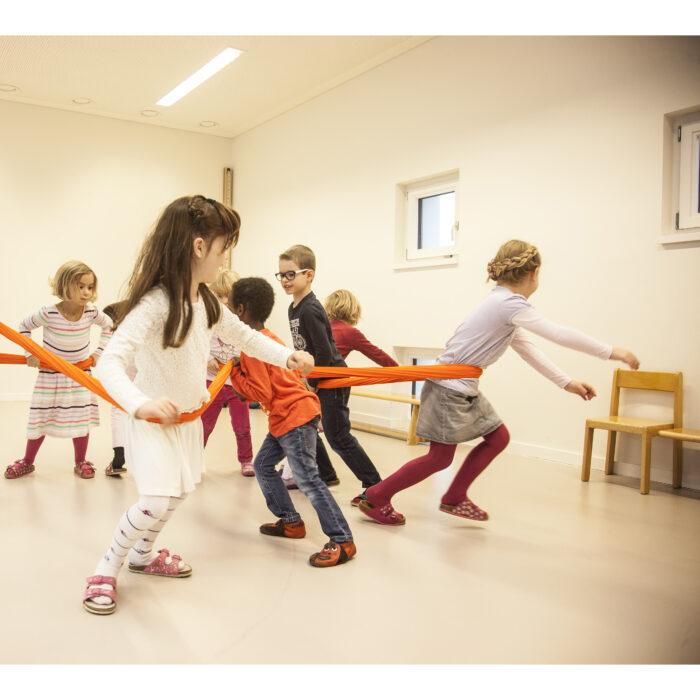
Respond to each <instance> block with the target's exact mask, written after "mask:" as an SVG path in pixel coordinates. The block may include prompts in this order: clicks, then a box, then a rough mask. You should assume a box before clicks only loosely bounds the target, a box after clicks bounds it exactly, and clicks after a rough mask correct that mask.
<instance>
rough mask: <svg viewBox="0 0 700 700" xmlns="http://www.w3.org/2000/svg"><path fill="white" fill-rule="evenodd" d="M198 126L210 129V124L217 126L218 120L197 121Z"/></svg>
mask: <svg viewBox="0 0 700 700" xmlns="http://www.w3.org/2000/svg"><path fill="white" fill-rule="evenodd" d="M199 126H203V127H205V128H207V129H211V127H212V126H219V122H209V121H206V122H199Z"/></svg>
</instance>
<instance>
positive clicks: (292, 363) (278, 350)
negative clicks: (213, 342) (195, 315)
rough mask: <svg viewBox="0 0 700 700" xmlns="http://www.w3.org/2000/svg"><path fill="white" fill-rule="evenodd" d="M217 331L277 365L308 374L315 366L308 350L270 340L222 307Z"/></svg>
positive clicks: (231, 342)
mask: <svg viewBox="0 0 700 700" xmlns="http://www.w3.org/2000/svg"><path fill="white" fill-rule="evenodd" d="M214 333H216V334H217V335H218V336H219V337H220V338H221V339H222V340H223V341H224V342H225V343H228V344H229V345H234V346H235V347H237V348H239V349H240V350H241V351H243V352H245V354H246V355H249V356H250V357H256V358H258V359H259V360H262V361H263V362H267V363H269V364H271V365H276V366H277V367H286V368H287V369H298V370H300V371H301V373H302V375H304V376H306V375H307V374H308V373H309V372H310V371H311V370H312V369H313V367H314V359H313V357H311V355H309V353H308V352H303V351H301V350H297V351H296V352H292V350H290V349H289V348H287V347H285V346H284V345H281V344H280V343H277V342H275V341H274V340H270V339H269V338H267V337H265V336H264V335H263V334H262V333H259V332H258V331H255V330H253V329H252V328H251V327H250V326H248V325H247V324H245V323H243V322H242V321H241V320H240V319H239V318H238V316H236V315H234V314H233V313H231V311H229V310H228V308H226V307H222V310H221V318H220V319H219V322H218V323H216V324H215V325H214Z"/></svg>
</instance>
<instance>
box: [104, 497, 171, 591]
mask: <svg viewBox="0 0 700 700" xmlns="http://www.w3.org/2000/svg"><path fill="white" fill-rule="evenodd" d="M169 501H170V499H169V498H168V496H139V500H138V501H137V502H136V503H135V504H134V505H133V506H131V508H129V509H128V510H127V511H126V513H124V515H122V517H121V519H120V520H119V523H118V524H117V527H116V529H115V531H114V535H113V536H112V542H111V544H110V545H109V549H108V550H107V553H106V554H105V555H104V557H102V559H100V562H99V563H98V565H97V568H96V569H95V575H96V576H112V577H114V578H116V577H117V575H118V574H119V569H120V568H121V566H122V564H123V563H124V558H125V557H126V555H127V553H128V552H129V550H130V549H131V547H132V546H133V545H134V544H135V543H136V542H138V541H139V539H140V538H141V537H142V534H143V532H144V531H146V530H148V529H149V528H152V527H155V525H157V524H158V522H159V521H160V520H161V518H162V517H163V516H164V515H165V514H166V513H167V511H168V503H169ZM101 587H104V588H106V589H107V590H113V586H110V585H109V584H108V583H103V584H101ZM92 600H93V601H94V602H95V603H97V604H98V605H107V604H108V603H109V602H110V599H109V598H108V597H107V596H96V597H95V598H93V599H92Z"/></svg>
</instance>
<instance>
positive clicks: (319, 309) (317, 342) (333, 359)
mask: <svg viewBox="0 0 700 700" xmlns="http://www.w3.org/2000/svg"><path fill="white" fill-rule="evenodd" d="M288 314H289V329H290V330H291V332H292V341H293V343H294V349H295V350H306V352H308V353H311V355H313V358H314V364H316V365H318V366H319V367H347V365H346V364H345V361H344V360H343V358H342V357H341V356H340V353H339V352H338V348H336V346H335V341H334V340H333V333H332V331H331V324H330V322H329V321H328V316H327V314H326V310H325V309H324V308H323V306H322V305H321V302H320V301H319V300H318V299H317V298H316V295H315V294H314V293H313V292H309V294H307V295H306V296H305V297H304V298H303V299H302V300H301V301H300V302H299V303H298V304H297V305H296V306H294V303H293V302H292V303H291V304H290V305H289V311H288ZM307 381H308V382H309V384H310V385H311V386H316V384H318V382H319V381H321V380H320V379H308V380H307Z"/></svg>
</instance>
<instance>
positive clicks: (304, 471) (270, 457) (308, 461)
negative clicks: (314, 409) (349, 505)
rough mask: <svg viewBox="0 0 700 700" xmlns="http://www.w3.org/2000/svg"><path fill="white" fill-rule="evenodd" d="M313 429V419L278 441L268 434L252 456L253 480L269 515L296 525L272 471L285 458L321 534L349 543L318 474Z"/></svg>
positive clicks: (344, 525) (282, 487)
mask: <svg viewBox="0 0 700 700" xmlns="http://www.w3.org/2000/svg"><path fill="white" fill-rule="evenodd" d="M317 426H318V418H317V417H316V418H313V419H312V420H310V421H309V422H308V423H305V424H304V425H300V426H299V427H298V428H292V430H290V431H289V432H288V433H285V434H284V435H280V437H278V438H276V437H274V436H273V435H272V433H268V434H267V436H266V437H265V440H263V444H262V445H261V446H260V449H259V450H258V453H257V454H256V455H255V461H254V463H253V467H254V468H255V476H256V478H257V480H258V483H259V484H260V488H261V490H262V492H263V496H265V501H266V503H267V507H268V508H269V509H270V511H271V512H272V513H273V514H274V515H275V516H277V517H278V518H280V519H281V520H282V522H285V523H296V522H299V520H301V516H300V515H299V513H298V512H297V511H296V509H295V508H294V504H293V503H292V499H291V497H290V496H289V491H288V490H287V487H286V486H285V485H284V483H283V482H282V477H281V476H280V475H279V474H278V473H277V470H276V469H275V467H276V466H277V464H278V463H279V461H280V460H281V459H282V457H286V458H287V461H288V462H289V466H290V468H291V470H292V474H293V475H294V480H295V481H296V482H297V486H298V487H299V489H300V491H301V492H302V493H303V494H304V495H305V496H307V497H308V498H309V500H310V501H311V505H312V506H313V507H314V510H315V511H316V514H317V515H318V519H319V521H320V523H321V529H322V530H323V532H324V533H325V534H326V535H327V537H328V538H329V539H330V540H332V541H333V542H338V543H340V542H352V532H350V526H349V525H348V523H347V521H346V520H345V517H344V516H343V513H342V512H341V510H340V507H339V506H338V504H337V503H336V502H335V499H334V498H333V496H332V495H331V492H330V491H329V490H328V487H327V486H326V484H325V483H324V482H323V481H322V480H321V477H320V475H319V473H318V467H317V466H316V440H317V435H318V431H317Z"/></svg>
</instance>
